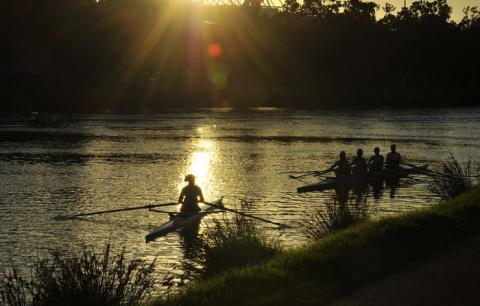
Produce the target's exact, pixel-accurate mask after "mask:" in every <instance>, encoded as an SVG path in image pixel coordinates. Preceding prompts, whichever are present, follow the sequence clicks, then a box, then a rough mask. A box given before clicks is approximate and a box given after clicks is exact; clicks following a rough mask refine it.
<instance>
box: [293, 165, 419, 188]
mask: <svg viewBox="0 0 480 306" xmlns="http://www.w3.org/2000/svg"><path fill="white" fill-rule="evenodd" d="M427 168H428V165H423V166H419V167H415V168H409V169H400V170H399V171H394V172H392V171H384V172H383V173H381V174H375V175H372V174H368V175H363V176H352V177H349V178H346V179H339V178H335V177H328V178H326V179H324V180H321V181H319V182H315V183H311V184H307V185H304V186H301V187H298V188H297V192H298V193H303V192H312V191H324V190H330V189H335V188H344V189H346V188H351V187H354V186H358V185H368V184H375V183H381V182H382V181H383V180H394V179H399V178H402V177H406V176H408V175H411V174H422V173H425V172H426V171H427Z"/></svg>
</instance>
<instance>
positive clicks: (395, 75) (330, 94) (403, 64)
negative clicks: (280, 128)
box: [0, 0, 480, 112]
mask: <svg viewBox="0 0 480 306" xmlns="http://www.w3.org/2000/svg"><path fill="white" fill-rule="evenodd" d="M260 3H261V2H260V1H245V3H244V5H242V6H218V7H215V6H201V5H200V4H195V3H194V2H190V1H167V0H102V1H98V2H97V1H92V0H75V1H62V0H29V1H17V0H4V1H2V2H1V4H0V23H1V24H0V26H2V28H3V29H8V31H4V32H3V34H2V43H3V45H5V46H8V47H7V48H2V49H1V50H0V64H1V65H2V72H3V73H2V74H0V88H1V89H2V90H0V98H2V100H3V101H7V102H6V103H3V104H2V105H1V110H2V111H5V110H6V111H29V110H49V109H51V110H63V111H90V112H95V111H102V110H105V109H110V110H116V111H125V112H135V111H140V110H142V109H150V110H156V111H161V110H165V109H166V108H171V107H200V106H207V107H208V106H218V105H221V106H237V107H248V106H258V105H277V106H300V107H305V106H308V107H340V106H345V105H355V106H356V105H359V106H375V105H380V104H381V105H394V106H423V105H425V104H427V103H429V104H434V105H441V104H444V103H449V102H450V101H452V100H455V102H456V103H458V102H460V103H462V104H469V103H470V104H477V103H478V98H479V92H478V87H479V82H480V79H479V77H478V71H479V69H480V66H479V65H480V63H479V62H478V60H477V55H478V54H479V53H480V43H479V41H480V31H479V29H480V26H479V24H480V22H479V20H480V18H479V13H478V8H477V7H467V8H466V9H465V17H464V19H463V20H462V21H461V22H460V23H458V24H457V23H455V22H453V21H451V20H450V15H451V7H450V6H449V5H448V3H447V1H446V0H432V1H423V0H422V1H414V2H412V3H411V4H410V6H409V7H404V8H402V9H401V10H398V11H394V9H393V7H392V6H391V5H386V6H385V7H384V8H383V9H384V11H385V15H384V17H383V18H381V19H379V20H377V19H376V16H377V11H378V10H379V6H378V5H377V4H376V3H375V2H373V1H363V0H344V1H343V0H305V1H297V0H288V1H286V2H285V3H284V6H283V9H281V10H277V9H274V8H262V7H260ZM211 44H218V45H220V46H221V47H222V54H221V55H220V56H218V57H216V58H212V57H210V56H209V55H208V52H207V50H208V47H209V46H210V45H211ZM219 79H220V80H221V82H219V81H218V80H219ZM219 83H221V84H220V85H219ZM293 101H295V102H293ZM292 104H294V105H292Z"/></svg>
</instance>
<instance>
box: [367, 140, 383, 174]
mask: <svg viewBox="0 0 480 306" xmlns="http://www.w3.org/2000/svg"><path fill="white" fill-rule="evenodd" d="M373 152H374V153H375V155H373V156H372V157H370V159H369V160H368V171H369V172H370V173H373V174H380V173H382V171H383V162H384V158H383V155H380V148H379V147H375V149H374V150H373Z"/></svg>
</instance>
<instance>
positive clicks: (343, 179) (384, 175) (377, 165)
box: [297, 144, 428, 193]
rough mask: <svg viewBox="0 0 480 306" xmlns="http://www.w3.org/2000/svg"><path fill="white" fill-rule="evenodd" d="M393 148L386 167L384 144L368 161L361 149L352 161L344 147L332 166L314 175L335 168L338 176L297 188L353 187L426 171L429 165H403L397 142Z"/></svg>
mask: <svg viewBox="0 0 480 306" xmlns="http://www.w3.org/2000/svg"><path fill="white" fill-rule="evenodd" d="M390 148H391V152H390V153H388V154H387V160H386V164H385V167H384V157H383V156H382V155H381V154H380V148H378V147H376V148H375V149H374V155H373V156H372V157H371V158H370V159H369V160H368V162H366V160H365V158H363V150H362V149H358V150H357V156H356V157H355V158H354V160H353V161H352V163H349V162H348V160H347V158H346V154H345V152H344V151H342V152H340V159H339V160H338V161H336V162H335V163H334V164H333V165H332V166H331V167H330V168H328V169H327V170H324V171H318V172H313V175H316V176H320V175H322V174H325V173H328V172H331V171H334V172H335V177H326V178H325V179H323V180H321V181H318V182H314V183H311V184H307V185H304V186H301V187H298V188H297V192H299V193H301V192H311V191H324V190H328V189H335V188H342V189H349V188H352V187H354V186H357V185H366V184H371V183H378V182H381V181H383V180H394V179H399V178H402V177H406V176H409V175H411V174H425V173H426V172H427V171H428V165H427V164H426V165H421V166H414V167H410V168H406V169H405V168H401V167H400V164H401V163H402V162H401V155H400V154H399V153H398V152H397V151H396V149H397V147H396V145H394V144H392V145H391V147H390Z"/></svg>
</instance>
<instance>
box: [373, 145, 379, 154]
mask: <svg viewBox="0 0 480 306" xmlns="http://www.w3.org/2000/svg"><path fill="white" fill-rule="evenodd" d="M373 152H374V153H375V155H378V154H380V148H379V147H375V149H373Z"/></svg>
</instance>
